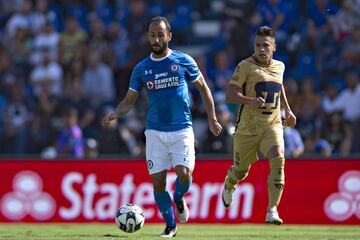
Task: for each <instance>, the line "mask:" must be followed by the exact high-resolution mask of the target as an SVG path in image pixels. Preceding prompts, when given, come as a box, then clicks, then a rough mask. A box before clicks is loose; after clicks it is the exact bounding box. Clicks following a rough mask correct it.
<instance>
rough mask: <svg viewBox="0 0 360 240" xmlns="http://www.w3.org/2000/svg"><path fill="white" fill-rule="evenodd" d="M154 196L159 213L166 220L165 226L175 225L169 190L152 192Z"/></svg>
mask: <svg viewBox="0 0 360 240" xmlns="http://www.w3.org/2000/svg"><path fill="white" fill-rule="evenodd" d="M154 197H155V201H156V204H157V206H158V208H159V210H160V213H161V215H162V216H163V218H164V220H165V222H166V226H169V227H175V226H176V222H175V217H174V209H173V206H172V201H171V198H170V195H169V192H167V191H164V192H160V193H159V192H154Z"/></svg>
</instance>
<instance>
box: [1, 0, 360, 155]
mask: <svg viewBox="0 0 360 240" xmlns="http://www.w3.org/2000/svg"><path fill="white" fill-rule="evenodd" d="M157 15H162V16H166V17H167V18H168V19H169V20H170V23H171V25H172V31H173V34H174V35H173V36H174V37H173V39H172V42H171V46H170V47H171V48H174V49H177V50H182V51H184V52H187V53H189V54H190V55H192V56H193V57H194V58H195V60H196V61H197V63H198V65H199V67H200V69H201V70H202V72H203V75H204V76H205V78H206V80H207V82H208V84H209V86H210V87H211V89H212V92H213V95H214V99H215V103H216V112H217V114H218V118H219V121H220V123H221V124H222V125H223V126H224V129H225V131H224V132H223V133H222V135H221V136H220V137H213V136H212V134H211V133H210V132H209V130H208V126H207V120H206V113H205V109H204V107H203V105H202V103H201V98H200V96H199V93H198V92H197V91H196V90H195V89H191V96H192V102H193V107H192V111H193V120H194V130H195V136H196V148H197V152H198V153H221V154H222V153H231V151H232V133H233V131H234V123H235V121H236V115H237V110H238V106H236V105H230V104H227V103H226V102H225V96H224V88H225V86H226V84H227V81H228V80H229V78H230V77H231V75H232V73H233V69H234V68H235V66H236V65H237V63H238V62H239V61H241V60H242V59H244V58H246V57H248V56H250V55H251V54H252V51H253V45H252V41H253V38H254V32H255V30H256V28H257V27H259V26H260V25H268V26H270V27H272V28H273V29H274V30H275V31H276V40H277V51H276V52H275V55H274V58H276V59H279V60H281V61H283V62H284V63H285V65H286V71H285V76H284V85H285V88H286V91H287V96H288V100H289V103H290V105H291V106H292V109H293V111H294V113H295V114H296V115H297V118H298V124H297V126H296V128H295V129H285V134H284V138H285V143H286V155H287V156H290V157H298V156H301V155H302V156H306V155H311V154H321V155H322V156H335V155H343V156H349V155H351V154H354V153H360V106H359V105H360V83H359V73H360V68H359V63H360V1H359V0H343V1H341V0H337V1H336V0H333V1H331V0H308V1H302V0H291V1H285V0H256V1H253V0H225V1H221V0H198V1H189V0H181V1H178V0H173V1H165V0H149V1H144V0H113V1H111V0H108V1H106V0H94V1H80V0H71V1H69V0H63V1H56V0H49V1H46V0H36V1H35V0H34V1H29V0H12V1H7V0H0V155H11V156H14V155H28V156H30V155H34V156H42V157H44V158H53V157H65V158H66V157H70V158H97V157H98V156H99V155H101V156H108V155H115V154H116V155H118V154H124V155H132V156H135V157H136V156H141V155H142V154H143V151H144V135H143V131H144V126H145V113H146V96H145V95H140V98H139V99H138V101H137V102H136V106H135V108H133V109H132V110H131V111H130V112H129V114H127V115H126V117H125V118H123V119H121V120H119V121H118V122H114V123H113V125H112V126H111V127H110V128H107V129H104V128H101V126H100V120H101V118H102V116H103V115H104V114H105V113H106V112H108V111H112V110H114V108H115V107H116V105H117V104H118V102H119V101H120V100H121V99H122V98H123V97H124V95H125V93H126V91H127V90H128V85H129V79H130V75H131V71H132V69H133V67H134V66H135V64H136V63H137V62H138V61H139V60H141V59H142V58H144V57H146V56H147V55H148V54H149V53H150V52H149V51H150V50H149V47H148V44H147V35H146V34H147V28H148V24H149V21H150V19H151V18H152V17H153V16H157Z"/></svg>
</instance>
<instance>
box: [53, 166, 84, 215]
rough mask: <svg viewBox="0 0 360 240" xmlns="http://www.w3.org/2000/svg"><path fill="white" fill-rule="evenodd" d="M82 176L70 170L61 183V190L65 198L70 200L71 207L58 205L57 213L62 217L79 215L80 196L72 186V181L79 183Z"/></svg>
mask: <svg viewBox="0 0 360 240" xmlns="http://www.w3.org/2000/svg"><path fill="white" fill-rule="evenodd" d="M82 181H83V176H82V174H81V173H78V172H70V173H68V174H66V176H65V177H64V178H63V180H62V183H61V191H62V192H63V194H64V196H65V198H66V199H67V200H69V201H70V203H71V207H70V208H69V209H68V208H65V207H60V209H59V214H60V216H61V217H62V218H64V219H74V218H76V217H78V216H79V215H80V211H81V197H80V195H79V194H78V193H77V192H76V190H75V189H74V188H73V184H74V183H81V182H82Z"/></svg>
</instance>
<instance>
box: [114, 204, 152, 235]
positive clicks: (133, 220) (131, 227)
mask: <svg viewBox="0 0 360 240" xmlns="http://www.w3.org/2000/svg"><path fill="white" fill-rule="evenodd" d="M115 222H116V225H117V226H118V228H119V229H120V230H121V231H123V232H126V233H133V232H136V231H137V230H139V229H140V228H142V226H144V222H145V216H144V212H143V210H142V209H141V208H140V207H139V206H137V205H135V204H125V205H123V206H121V207H120V208H119V210H117V212H116V216H115Z"/></svg>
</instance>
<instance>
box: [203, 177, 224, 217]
mask: <svg viewBox="0 0 360 240" xmlns="http://www.w3.org/2000/svg"><path fill="white" fill-rule="evenodd" d="M219 192H221V188H220V187H219V184H217V183H213V184H211V183H208V184H204V186H203V194H202V204H201V206H200V212H199V217H200V218H203V219H205V218H207V217H208V216H209V209H210V201H211V198H213V197H214V196H216V195H218V193H219Z"/></svg>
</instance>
